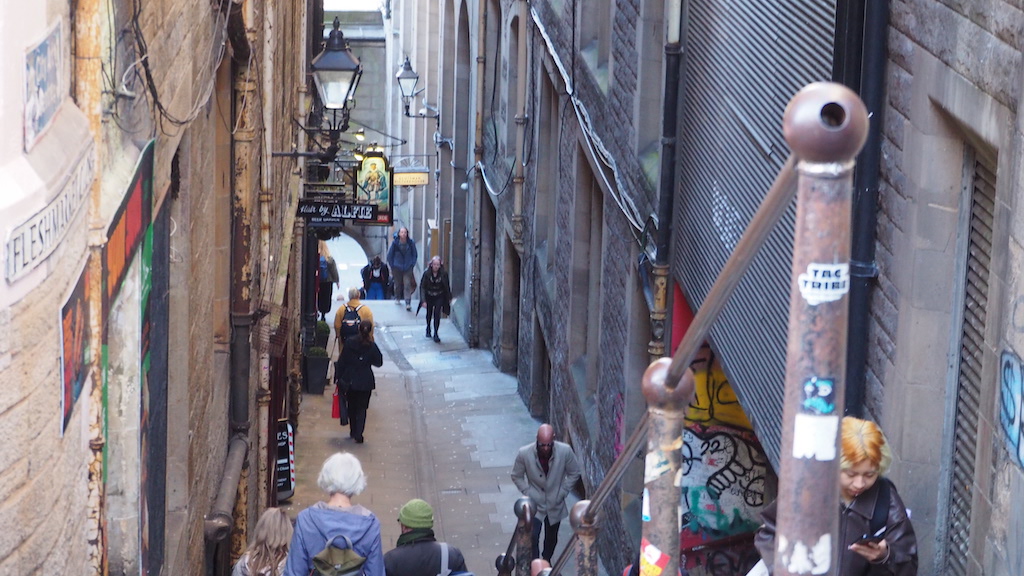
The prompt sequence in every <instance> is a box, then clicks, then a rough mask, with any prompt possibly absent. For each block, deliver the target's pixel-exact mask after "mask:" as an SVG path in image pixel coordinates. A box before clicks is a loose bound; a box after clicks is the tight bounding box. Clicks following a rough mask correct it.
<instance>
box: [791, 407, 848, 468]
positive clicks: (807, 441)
mask: <svg viewBox="0 0 1024 576" xmlns="http://www.w3.org/2000/svg"><path fill="white" fill-rule="evenodd" d="M838 432H839V417H838V416H835V415H832V416H816V415H813V414H797V415H796V421H795V422H794V424H793V458H808V459H810V458H813V459H814V460H820V461H829V460H835V459H836V434H837V433H838Z"/></svg>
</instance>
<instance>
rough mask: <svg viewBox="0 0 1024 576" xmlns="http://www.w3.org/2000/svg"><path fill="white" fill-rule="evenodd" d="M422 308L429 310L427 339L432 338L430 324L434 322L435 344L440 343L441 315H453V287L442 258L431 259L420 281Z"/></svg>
mask: <svg viewBox="0 0 1024 576" xmlns="http://www.w3.org/2000/svg"><path fill="white" fill-rule="evenodd" d="M420 307H424V308H426V309H427V338H430V337H431V334H430V323H431V321H433V323H434V334H433V338H434V342H440V341H441V338H440V337H439V336H438V335H437V329H438V328H440V326H441V315H442V314H444V315H448V314H451V311H452V287H451V284H450V283H449V282H448V272H447V271H446V270H445V269H444V266H443V265H442V264H441V257H440V256H434V257H433V258H431V259H430V266H427V269H426V270H424V271H423V278H421V279H420ZM418 311H419V309H417V312H418Z"/></svg>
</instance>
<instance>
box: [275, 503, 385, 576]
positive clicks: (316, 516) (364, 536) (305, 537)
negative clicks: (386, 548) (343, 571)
mask: <svg viewBox="0 0 1024 576" xmlns="http://www.w3.org/2000/svg"><path fill="white" fill-rule="evenodd" d="M338 534H344V535H345V536H348V537H349V539H350V540H352V548H353V549H355V551H356V552H358V553H359V554H360V555H361V556H363V557H365V558H366V563H365V564H363V574H364V575H365V576H384V554H383V551H382V549H381V541H380V522H379V521H378V520H377V517H376V516H374V515H373V512H370V511H369V510H367V509H366V508H363V507H362V506H359V505H356V506H353V507H352V508H348V509H342V508H335V507H332V506H328V505H327V503H326V502H317V503H316V504H314V505H312V506H310V507H309V508H306V509H305V510H303V511H302V512H299V515H298V517H297V518H296V519H295V533H294V534H293V535H292V543H291V547H290V548H289V549H288V562H287V563H286V564H285V569H284V576H308V575H309V572H310V571H311V570H313V556H316V555H317V554H319V553H320V551H321V550H323V549H324V546H325V545H326V543H327V538H328V537H334V536H337V535H338Z"/></svg>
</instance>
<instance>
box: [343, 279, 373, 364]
mask: <svg viewBox="0 0 1024 576" xmlns="http://www.w3.org/2000/svg"><path fill="white" fill-rule="evenodd" d="M339 300H340V297H339ZM364 321H370V322H371V323H372V322H373V312H372V311H371V310H370V307H369V306H367V305H366V304H363V303H362V302H361V301H360V300H359V288H356V287H352V288H349V289H348V302H346V303H345V305H344V306H342V307H341V308H339V309H338V311H337V312H336V313H335V314H334V337H335V338H334V339H335V340H336V341H337V343H338V358H341V351H342V350H343V349H344V347H345V340H347V339H349V338H351V337H352V336H358V335H359V324H360V323H361V322H364ZM370 338H371V339H373V332H370Z"/></svg>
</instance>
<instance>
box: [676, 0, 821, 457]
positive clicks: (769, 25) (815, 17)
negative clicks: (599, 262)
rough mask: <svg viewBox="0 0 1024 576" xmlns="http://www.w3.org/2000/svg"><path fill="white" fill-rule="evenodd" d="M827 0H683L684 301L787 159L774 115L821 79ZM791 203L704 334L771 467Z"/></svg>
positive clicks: (777, 435) (703, 284)
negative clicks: (685, 2)
mask: <svg viewBox="0 0 1024 576" xmlns="http://www.w3.org/2000/svg"><path fill="white" fill-rule="evenodd" d="M835 18H836V5H835V2H833V1H824V2H823V1H814V0H790V1H788V2H777V1H775V0H709V1H701V2H689V3H688V19H687V21H686V23H685V26H686V27H687V40H686V48H685V52H684V54H685V59H686V68H685V70H684V72H683V86H682V90H683V113H682V116H681V123H680V158H681V165H680V178H679V191H678V195H677V201H676V203H675V206H676V213H675V221H674V223H673V224H674V228H675V230H676V233H675V236H674V240H673V241H674V243H675V244H674V246H673V258H674V262H673V270H674V273H675V276H676V280H677V281H678V282H679V283H680V285H681V286H682V287H683V290H684V292H685V293H686V294H687V297H688V298H689V299H690V301H691V303H692V304H693V305H694V307H697V306H699V305H700V303H701V302H702V301H703V300H704V298H705V297H706V296H707V293H708V291H709V290H710V289H711V286H712V284H713V283H714V280H715V277H716V276H717V274H718V271H719V270H721V269H722V267H723V266H724V264H725V262H726V260H727V259H728V257H729V255H730V254H731V253H732V251H733V248H734V247H735V245H736V242H737V241H738V240H739V238H740V236H741V235H742V234H743V231H744V229H745V228H746V226H747V223H748V222H749V221H750V219H751V218H752V217H753V215H754V213H755V212H756V211H757V207H758V205H759V204H760V201H761V198H763V197H764V195H765V193H767V191H768V189H769V187H770V186H771V183H772V181H773V180H774V179H775V176H776V174H777V173H778V171H779V169H780V168H781V167H782V165H783V164H784V163H785V160H786V157H787V156H788V155H789V149H788V147H787V146H786V143H785V141H784V140H783V138H782V125H781V122H782V113H783V111H784V110H785V107H786V104H787V103H788V102H789V100H790V98H792V96H793V94H795V93H796V92H797V91H798V90H799V89H800V88H802V87H804V86H805V85H807V84H808V83H810V82H814V81H822V80H828V79H829V78H830V77H831V70H832V53H833V44H834V35H835V33H834V27H835ZM794 220H795V206H794V207H791V208H790V210H789V212H788V213H787V214H786V215H785V216H784V217H783V220H782V222H781V223H780V225H779V227H778V228H777V229H776V230H775V231H774V232H773V233H772V234H771V236H770V237H769V239H768V242H767V244H766V245H765V246H764V247H763V248H762V250H761V253H760V254H759V255H758V257H757V258H756V259H755V260H754V261H753V263H752V265H751V268H750V271H749V272H748V275H747V277H746V278H744V279H743V280H742V281H741V282H740V284H739V286H738V287H737V289H736V292H735V293H734V295H733V297H732V300H731V301H730V303H729V304H728V305H727V306H726V308H725V309H724V310H723V313H722V316H721V317H720V318H719V320H718V322H717V323H716V324H715V327H714V328H713V329H712V331H711V340H712V342H713V343H714V346H715V348H716V350H717V352H718V353H719V354H720V355H721V357H722V359H723V364H724V366H725V367H726V371H727V373H728V376H729V380H730V382H731V383H732V385H733V388H734V389H735V390H736V393H737V394H738V395H739V398H740V401H741V402H742V404H743V408H744V410H745V411H746V412H747V415H748V416H749V417H750V419H751V421H752V422H753V423H754V428H755V432H756V433H757V435H758V437H759V439H760V440H761V443H762V445H763V446H764V448H765V451H766V453H767V454H768V457H769V458H770V459H771V461H772V464H773V465H774V466H776V469H777V465H778V455H779V448H780V446H779V445H780V443H781V434H782V398H783V389H784V386H785V382H784V380H785V356H786V333H787V332H786V323H787V319H788V314H789V312H788V310H789V276H790V262H791V259H792V251H793V226H794Z"/></svg>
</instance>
